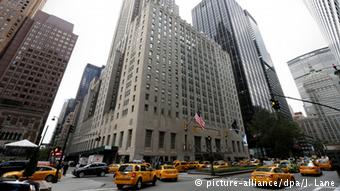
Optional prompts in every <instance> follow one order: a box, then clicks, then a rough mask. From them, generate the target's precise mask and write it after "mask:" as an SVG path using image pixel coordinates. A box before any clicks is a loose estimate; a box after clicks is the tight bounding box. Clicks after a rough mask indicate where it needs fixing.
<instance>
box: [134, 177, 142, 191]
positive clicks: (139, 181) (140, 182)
mask: <svg viewBox="0 0 340 191" xmlns="http://www.w3.org/2000/svg"><path fill="white" fill-rule="evenodd" d="M142 187H143V182H142V179H141V178H139V179H138V180H137V183H136V185H135V188H136V190H140V189H141V188H142Z"/></svg>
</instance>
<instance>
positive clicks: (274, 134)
mask: <svg viewBox="0 0 340 191" xmlns="http://www.w3.org/2000/svg"><path fill="white" fill-rule="evenodd" d="M249 127H250V128H249V133H250V135H251V136H252V139H253V142H254V143H255V144H256V146H257V147H260V148H265V149H266V151H267V154H268V155H269V156H270V157H277V158H287V156H290V155H291V153H292V152H291V151H292V150H293V146H294V144H295V143H296V141H297V140H298V139H299V138H300V137H301V135H302V134H301V131H300V129H299V128H298V125H297V124H296V123H295V122H293V121H290V120H288V119H285V118H283V117H282V116H280V114H279V113H270V112H269V111H267V110H264V109H257V111H255V114H254V115H253V118H252V120H251V122H250V124H249Z"/></svg>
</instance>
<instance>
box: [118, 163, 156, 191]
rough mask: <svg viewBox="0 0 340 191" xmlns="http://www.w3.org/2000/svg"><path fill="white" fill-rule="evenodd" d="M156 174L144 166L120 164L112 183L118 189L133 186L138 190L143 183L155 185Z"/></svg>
mask: <svg viewBox="0 0 340 191" xmlns="http://www.w3.org/2000/svg"><path fill="white" fill-rule="evenodd" d="M156 181H157V176H156V172H155V171H154V170H153V169H151V168H149V167H148V166H147V165H145V164H122V165H120V167H119V169H118V171H117V172H116V176H115V180H114V183H115V184H116V185H117V188H118V189H122V188H123V187H124V185H129V186H134V187H135V189H137V190H139V189H141V188H142V186H143V184H145V183H152V185H156Z"/></svg>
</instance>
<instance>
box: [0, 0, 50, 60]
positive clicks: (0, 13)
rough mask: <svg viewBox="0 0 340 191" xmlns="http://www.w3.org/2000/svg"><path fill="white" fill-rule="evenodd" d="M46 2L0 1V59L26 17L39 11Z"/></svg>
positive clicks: (32, 0) (28, 0)
mask: <svg viewBox="0 0 340 191" xmlns="http://www.w3.org/2000/svg"><path fill="white" fill-rule="evenodd" d="M45 2H46V0H2V1H0V26H1V28H0V58H1V55H2V54H3V52H4V50H5V48H6V47H7V46H8V43H9V42H10V41H11V40H12V38H13V37H14V36H15V34H16V32H17V31H18V29H19V28H20V27H21V25H22V24H23V23H24V21H25V19H26V18H27V17H32V16H33V15H34V14H35V13H36V12H37V11H38V10H39V9H41V8H42V7H43V6H44V4H45Z"/></svg>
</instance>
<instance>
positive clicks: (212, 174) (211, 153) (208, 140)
mask: <svg viewBox="0 0 340 191" xmlns="http://www.w3.org/2000/svg"><path fill="white" fill-rule="evenodd" d="M207 143H208V145H207V148H208V149H209V154H210V157H209V158H210V171H211V176H215V171H214V154H213V151H212V146H211V137H210V136H208V137H207Z"/></svg>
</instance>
